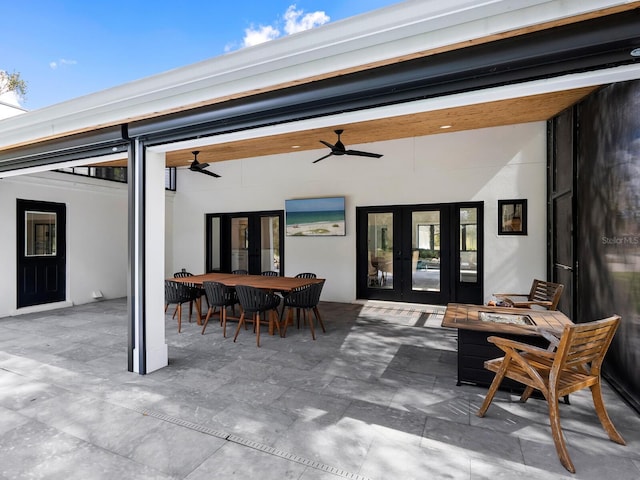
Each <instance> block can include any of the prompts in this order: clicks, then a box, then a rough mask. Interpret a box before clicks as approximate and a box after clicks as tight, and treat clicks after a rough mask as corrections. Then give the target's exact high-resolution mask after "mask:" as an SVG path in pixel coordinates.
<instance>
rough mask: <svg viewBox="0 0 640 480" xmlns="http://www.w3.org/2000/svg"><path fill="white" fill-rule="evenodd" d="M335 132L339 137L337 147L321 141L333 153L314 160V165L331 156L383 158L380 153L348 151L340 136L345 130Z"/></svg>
mask: <svg viewBox="0 0 640 480" xmlns="http://www.w3.org/2000/svg"><path fill="white" fill-rule="evenodd" d="M334 132H336V134H337V135H338V141H337V142H336V144H335V145H331V144H330V143H329V142H325V141H324V140H320V143H322V144H323V145H326V146H327V147H329V148H330V149H331V153H328V154H326V155H325V156H324V157H320V158H319V159H317V160H314V161H313V163H316V162H319V161H320V160H324V159H325V158H327V157H330V156H331V155H357V156H360V157H373V158H380V157H381V156H382V155H381V154H379V153H370V152H361V151H360V150H347V148H346V147H345V146H344V143H342V142H341V141H340V135H341V134H342V132H344V130H334Z"/></svg>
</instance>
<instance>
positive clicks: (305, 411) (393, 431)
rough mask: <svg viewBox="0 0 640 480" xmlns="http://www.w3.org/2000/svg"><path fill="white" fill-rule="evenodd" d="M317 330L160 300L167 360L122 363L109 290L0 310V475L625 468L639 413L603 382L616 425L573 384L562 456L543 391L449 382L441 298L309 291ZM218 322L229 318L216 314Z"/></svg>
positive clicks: (463, 473) (308, 475)
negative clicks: (252, 324) (259, 327)
mask: <svg viewBox="0 0 640 480" xmlns="http://www.w3.org/2000/svg"><path fill="white" fill-rule="evenodd" d="M320 309H321V312H322V315H323V320H324V322H325V324H326V327H327V333H326V334H322V333H319V336H318V339H317V340H316V341H312V339H311V335H310V332H309V331H308V330H307V329H306V328H300V330H298V329H296V328H290V329H289V330H288V332H287V337H286V338H280V337H278V336H273V337H270V336H268V335H264V337H263V342H262V346H261V347H260V348H256V346H255V339H254V337H253V335H251V334H250V332H247V333H248V334H246V335H240V336H239V337H238V342H237V343H233V341H232V338H231V336H229V335H228V336H227V338H223V337H222V331H221V328H220V327H219V326H218V325H217V324H216V323H215V322H213V323H211V324H210V326H209V327H208V328H207V331H206V334H205V335H201V328H200V327H198V326H197V324H196V323H195V321H194V322H193V323H191V324H190V323H188V320H187V321H185V320H186V319H183V328H182V333H181V334H178V333H177V326H176V323H175V321H174V320H172V318H171V310H169V313H167V315H166V316H165V324H166V339H167V344H168V349H169V366H168V367H167V368H163V369H160V370H158V371H156V372H153V373H149V374H147V375H138V374H135V373H130V372H127V371H126V355H124V354H123V352H124V350H125V349H126V343H127V338H126V323H127V301H126V299H114V300H106V301H102V302H95V303H92V304H85V305H79V306H74V307H72V308H66V309H61V310H55V311H48V312H40V313H32V314H28V315H23V316H20V317H6V318H1V319H0V328H1V329H2V332H3V335H2V338H1V339H0V478H3V479H4V478H7V479H9V478H11V479H19V478H52V479H53V478H55V479H59V478H65V479H75V478H78V479H79V478H82V479H89V478H90V479H101V478H105V479H113V478H122V479H133V478H135V479H136V480H139V479H152V478H153V479H169V478H172V479H183V478H186V479H190V480H195V479H218V478H220V479H222V478H224V479H228V478H243V479H245V478H258V477H260V478H262V479H301V480H310V479H320V478H322V479H332V478H335V479H338V478H349V479H372V480H375V479H424V478H452V479H472V478H473V479H480V478H491V479H495V478H516V477H521V478H527V479H536V478H540V479H549V478H578V479H589V478H594V479H601V478H607V477H610V478H617V479H635V478H640V453H639V452H640V418H639V417H638V415H637V414H636V413H635V412H634V411H633V410H632V409H631V408H629V407H628V406H627V405H626V404H625V403H624V402H623V401H622V400H621V399H620V398H619V397H618V395H617V394H616V393H615V392H614V391H613V390H611V389H610V388H609V387H608V385H606V384H605V396H606V397H605V402H606V405H607V408H608V410H609V413H610V415H611V417H612V420H613V422H614V423H615V424H616V426H617V427H618V429H619V430H620V432H621V433H622V435H623V436H624V437H625V439H626V441H627V446H626V447H623V446H620V445H616V444H614V443H612V442H610V441H609V440H608V438H607V436H606V434H605V432H604V431H603V430H602V429H601V427H600V425H599V423H598V420H597V418H596V416H595V414H594V412H593V410H592V404H591V399H590V397H589V394H588V392H586V391H582V392H579V393H576V394H575V395H572V398H571V405H564V404H562V405H561V415H562V424H563V427H564V431H565V434H566V437H567V441H568V445H569V450H570V452H571V455H572V458H573V460H574V462H575V464H576V468H577V473H576V474H575V475H571V474H569V473H568V472H567V471H566V470H565V469H564V468H563V467H562V465H561V464H560V462H559V461H558V458H557V456H556V451H555V448H554V446H553V441H552V439H551V436H550V429H549V424H548V415H547V408H546V403H545V402H544V401H540V400H535V399H531V400H529V402H527V403H526V404H524V405H522V404H520V403H519V402H518V397H516V396H512V395H509V394H507V393H500V394H499V397H498V398H496V400H495V401H494V403H493V405H492V406H491V408H490V409H489V411H488V413H487V416H486V417H485V418H483V419H481V418H478V417H476V415H475V412H476V411H477V409H478V407H479V405H480V403H481V401H482V399H483V397H484V394H485V393H486V388H482V387H476V386H471V385H462V386H456V368H457V367H456V332H455V331H453V330H448V329H445V328H442V327H441V326H440V323H441V320H442V307H432V306H427V305H411V304H403V305H398V304H395V305H394V304H389V303H383V302H365V303H338V302H322V303H321V304H320ZM233 327H235V325H234V324H232V328H233Z"/></svg>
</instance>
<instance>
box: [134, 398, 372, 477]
mask: <svg viewBox="0 0 640 480" xmlns="http://www.w3.org/2000/svg"><path fill="white" fill-rule="evenodd" d="M136 411H138V412H140V413H141V414H142V415H147V416H149V417H153V418H157V419H159V420H162V421H164V422H168V423H172V424H174V425H179V426H181V427H184V428H188V429H190V430H194V431H196V432H200V433H204V434H206V435H211V436H213V437H216V438H221V439H223V440H226V441H228V442H233V443H236V444H238V445H242V446H244V447H248V448H253V449H254V450H258V451H260V452H263V453H267V454H269V455H273V456H275V457H280V458H283V459H285V460H289V461H292V462H296V463H300V464H302V465H305V466H307V467H310V468H314V469H316V470H321V471H323V472H327V473H331V474H333V475H336V476H338V477H343V478H349V479H351V480H368V479H367V478H366V477H363V476H361V475H358V474H356V473H351V472H347V471H345V470H342V469H340V468H336V467H332V466H330V465H325V464H324V463H320V462H317V461H315V460H309V459H308V458H304V457H301V456H299V455H295V454H293V453H287V452H283V451H282V450H278V449H277V448H273V447H270V446H268V445H264V444H262V443H258V442H254V441H252V440H247V439H245V438H242V437H238V436H236V435H232V434H229V433H226V432H219V431H217V430H214V429H212V428H208V427H205V426H203V425H198V424H197V423H192V422H188V421H186V420H182V419H180V418H175V417H172V416H170V415H164V414H162V413H158V412H153V411H151V410H147V409H140V410H138V409H136Z"/></svg>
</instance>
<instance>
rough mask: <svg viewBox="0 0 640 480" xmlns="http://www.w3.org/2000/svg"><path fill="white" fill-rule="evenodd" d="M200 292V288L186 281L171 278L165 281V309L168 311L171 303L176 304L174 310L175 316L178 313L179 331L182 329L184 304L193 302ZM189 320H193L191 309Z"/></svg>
mask: <svg viewBox="0 0 640 480" xmlns="http://www.w3.org/2000/svg"><path fill="white" fill-rule="evenodd" d="M198 294H199V289H197V288H194V287H191V286H189V285H188V284H186V283H182V282H174V281H171V280H165V281H164V302H165V306H164V311H165V313H166V311H167V309H168V308H169V305H173V304H175V305H176V309H175V311H174V312H173V318H175V316H176V313H177V314H178V333H180V330H181V329H182V304H183V303H191V302H193V300H194V299H195V297H196V296H197V295H198ZM189 322H191V310H189Z"/></svg>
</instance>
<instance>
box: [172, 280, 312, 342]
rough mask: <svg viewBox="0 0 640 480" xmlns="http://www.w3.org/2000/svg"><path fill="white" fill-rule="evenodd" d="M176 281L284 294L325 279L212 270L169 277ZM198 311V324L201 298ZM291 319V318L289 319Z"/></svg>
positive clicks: (199, 323) (200, 319) (197, 307)
mask: <svg viewBox="0 0 640 480" xmlns="http://www.w3.org/2000/svg"><path fill="white" fill-rule="evenodd" d="M167 280H171V281H174V282H180V283H189V284H193V285H195V286H197V287H202V285H203V284H204V282H219V283H222V284H223V285H226V286H228V287H237V286H238V285H246V286H248V287H255V288H261V289H263V290H268V291H270V292H279V293H282V294H283V295H286V294H287V293H289V292H291V291H293V290H294V289H296V288H300V287H304V286H306V285H312V284H314V283H320V282H323V281H324V280H323V279H322V278H299V277H280V276H277V277H272V276H266V275H235V274H233V273H220V272H211V273H203V274H199V275H191V276H189V277H180V278H173V277H172V278H169V279H167ZM196 312H197V321H198V325H202V306H201V300H200V299H198V301H197V302H196ZM287 321H290V319H287ZM269 334H270V335H272V334H273V331H272V329H271V328H270V329H269Z"/></svg>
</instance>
